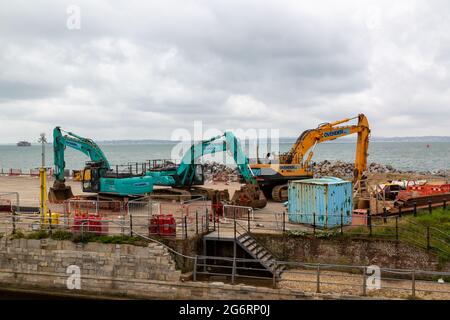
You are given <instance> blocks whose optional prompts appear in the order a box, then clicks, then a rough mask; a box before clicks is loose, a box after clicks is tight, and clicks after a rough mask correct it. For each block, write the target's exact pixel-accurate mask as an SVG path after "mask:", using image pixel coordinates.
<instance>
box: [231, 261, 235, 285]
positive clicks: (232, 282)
mask: <svg viewBox="0 0 450 320" xmlns="http://www.w3.org/2000/svg"><path fill="white" fill-rule="evenodd" d="M235 279H236V256H234V259H233V271H232V274H231V284H234V281H235Z"/></svg>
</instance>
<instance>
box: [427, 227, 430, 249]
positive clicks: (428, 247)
mask: <svg viewBox="0 0 450 320" xmlns="http://www.w3.org/2000/svg"><path fill="white" fill-rule="evenodd" d="M427 250H430V227H427Z"/></svg>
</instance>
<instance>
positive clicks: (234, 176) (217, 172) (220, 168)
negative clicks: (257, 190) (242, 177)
mask: <svg viewBox="0 0 450 320" xmlns="http://www.w3.org/2000/svg"><path fill="white" fill-rule="evenodd" d="M203 173H204V175H205V180H207V181H208V180H209V181H217V182H219V181H220V182H228V181H238V180H239V178H238V170H237V168H231V167H228V166H226V165H225V164H222V163H217V162H205V163H204V169H203Z"/></svg>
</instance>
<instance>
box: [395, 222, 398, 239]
mask: <svg viewBox="0 0 450 320" xmlns="http://www.w3.org/2000/svg"><path fill="white" fill-rule="evenodd" d="M395 240H397V241H398V217H395Z"/></svg>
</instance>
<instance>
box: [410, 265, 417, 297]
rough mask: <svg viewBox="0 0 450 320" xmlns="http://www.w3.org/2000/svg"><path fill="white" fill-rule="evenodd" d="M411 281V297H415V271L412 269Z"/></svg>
mask: <svg viewBox="0 0 450 320" xmlns="http://www.w3.org/2000/svg"><path fill="white" fill-rule="evenodd" d="M411 282H412V298H413V299H415V298H416V271H415V270H413V271H412V274H411Z"/></svg>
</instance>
